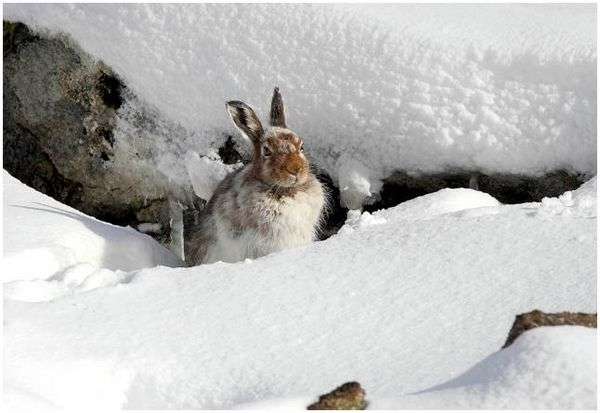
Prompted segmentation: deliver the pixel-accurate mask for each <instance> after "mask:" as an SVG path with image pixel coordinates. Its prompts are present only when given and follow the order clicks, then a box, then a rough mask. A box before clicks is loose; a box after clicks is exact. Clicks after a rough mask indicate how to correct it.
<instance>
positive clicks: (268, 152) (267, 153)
mask: <svg viewBox="0 0 600 413" xmlns="http://www.w3.org/2000/svg"><path fill="white" fill-rule="evenodd" d="M271 154H272V152H271V149H269V147H268V146H263V155H264V156H271Z"/></svg>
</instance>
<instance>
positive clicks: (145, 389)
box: [3, 177, 596, 409]
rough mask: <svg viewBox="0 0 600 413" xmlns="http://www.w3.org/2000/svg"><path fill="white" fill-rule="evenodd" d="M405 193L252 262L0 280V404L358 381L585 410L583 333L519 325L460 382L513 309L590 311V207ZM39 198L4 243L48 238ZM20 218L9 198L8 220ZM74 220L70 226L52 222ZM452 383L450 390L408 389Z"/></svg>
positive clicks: (219, 393)
mask: <svg viewBox="0 0 600 413" xmlns="http://www.w3.org/2000/svg"><path fill="white" fill-rule="evenodd" d="M5 179H6V181H5V182H8V185H6V186H5V188H8V189H5V199H9V200H11V202H10V204H13V203H16V202H15V201H14V200H15V199H16V198H17V195H18V194H19V193H20V191H21V190H22V188H21V187H20V186H18V185H17V184H16V183H15V182H14V180H11V179H9V178H8V177H7V178H5ZM11 183H12V184H11ZM583 189H585V190H586V191H587V190H589V186H585V187H584V188H583ZM583 189H582V190H583ZM13 191H14V193H15V194H17V195H12V192H13ZM576 192H577V191H576ZM577 193H578V194H579V193H581V192H577ZM412 203H413V205H414V204H418V203H421V204H422V205H423V208H422V209H423V213H422V214H421V215H418V214H416V213H412V212H411V213H410V214H409V212H410V211H411V208H408V207H406V206H403V205H399V206H398V207H396V208H392V209H390V210H389V211H387V212H381V213H375V214H373V216H379V217H380V218H381V219H385V222H381V223H380V224H379V225H366V226H363V227H360V228H357V229H355V230H354V231H351V232H350V233H345V234H338V235H335V236H333V237H331V238H329V239H328V240H326V241H322V242H317V243H313V244H311V245H309V246H306V247H303V248H297V249H291V250H286V251H282V252H280V253H276V254H272V255H269V256H266V257H262V258H259V259H257V260H247V261H245V262H242V263H236V264H225V263H215V264H211V265H203V266H199V267H194V268H166V267H157V268H148V269H142V270H138V271H133V272H127V273H124V274H122V275H119V276H118V277H116V278H115V279H113V281H111V282H110V283H108V284H107V285H108V286H107V287H105V288H96V289H93V290H91V291H86V292H85V293H82V292H80V291H78V290H76V291H73V293H72V294H67V295H62V296H54V297H53V299H52V301H50V302H39V303H35V304H33V303H29V302H26V301H23V300H21V299H20V296H11V295H10V292H9V293H8V295H7V292H6V291H5V296H4V298H5V300H4V314H5V319H4V343H3V344H4V380H5V389H8V390H7V392H8V400H9V401H10V402H11V403H12V404H13V405H16V406H26V405H36V404H40V403H48V404H50V405H54V406H57V407H60V408H65V407H68V408H74V409H85V408H87V407H89V406H98V407H99V408H103V409H112V408H138V409H142V408H173V409H184V408H227V407H233V406H239V405H246V406H247V403H254V402H258V401H269V400H273V399H281V400H284V401H285V403H288V405H289V403H290V402H293V400H300V399H302V400H305V398H306V396H307V395H310V397H309V398H308V400H307V401H311V400H312V399H313V398H314V397H315V396H316V395H317V394H320V393H322V392H323V391H327V390H329V389H332V388H334V387H336V386H338V385H339V384H340V383H342V382H345V381H348V380H357V381H359V382H361V384H362V385H363V386H364V387H365V389H366V390H367V392H368V395H369V399H370V400H372V401H375V402H377V403H379V402H381V403H388V402H389V403H395V401H397V400H401V401H402V403H403V404H402V405H404V402H405V400H408V401H409V402H411V400H412V402H411V403H413V405H420V404H419V403H422V405H427V406H431V405H435V406H436V407H446V406H447V405H446V404H437V402H438V401H439V402H440V403H442V402H443V401H445V400H450V401H452V403H454V404H452V403H449V404H448V406H453V405H456V406H467V405H470V403H472V404H473V405H474V406H485V407H497V408H499V407H506V406H511V407H512V406H515V407H516V406H517V405H518V403H517V401H516V400H514V398H515V397H516V396H520V397H521V396H522V398H521V399H520V400H519V402H520V403H521V405H522V406H526V407H527V406H531V407H534V406H535V407H550V406H551V407H565V406H567V407H569V406H571V407H593V404H594V403H595V394H594V390H593V389H595V382H593V383H592V384H593V386H592V387H590V386H589V385H585V386H583V384H584V381H585V380H593V375H592V374H591V370H590V367H589V366H590V365H593V360H591V359H590V357H589V356H590V348H593V347H594V346H595V342H593V339H592V337H590V335H589V334H587V333H585V332H581V331H580V330H579V329H574V330H561V329H556V330H555V329H552V330H551V331H550V330H549V331H548V333H546V332H543V331H542V333H536V332H531V333H528V335H525V336H523V337H522V338H521V339H519V340H518V341H517V342H515V343H514V347H512V346H511V347H512V349H511V348H508V349H507V350H504V351H502V352H500V353H498V354H496V355H494V356H491V357H490V358H488V359H486V360H484V361H483V362H482V364H481V365H479V367H475V368H474V369H473V370H472V371H471V372H470V373H467V374H466V375H465V376H463V377H462V378H460V379H457V378H458V377H461V375H463V373H464V372H465V371H467V370H469V369H470V368H472V367H473V366H474V365H475V364H476V363H478V362H480V361H481V360H483V359H484V358H485V357H488V356H489V355H490V354H492V353H495V352H497V350H498V349H499V348H500V347H501V346H502V344H503V343H504V341H505V339H506V335H507V333H508V331H509V329H510V326H511V324H512V322H513V320H514V316H515V315H516V314H519V313H523V312H527V311H530V310H532V309H534V308H538V309H541V310H542V311H547V312H557V311H565V310H569V311H585V312H594V311H595V309H596V295H595V291H596V227H595V225H593V224H594V223H595V219H594V218H590V217H587V216H579V215H577V214H567V215H564V214H563V215H544V214H540V213H539V212H540V211H541V210H542V209H543V208H544V206H543V204H541V203H532V204H523V205H511V206H504V205H497V203H496V202H495V200H493V198H490V197H487V196H486V195H484V194H480V193H476V192H475V191H469V190H460V191H456V190H454V191H440V192H438V193H436V194H431V195H428V196H427V197H426V198H425V199H420V200H414V201H412ZM435 205H439V207H435ZM452 205H457V206H459V207H454V206H452ZM409 206H410V204H409ZM473 207H475V208H473ZM480 207H483V208H480ZM62 208H64V207H62ZM403 208H405V212H406V213H405V214H402V213H401V212H400V211H402V209H403ZM464 208H469V209H464ZM43 209H44V210H43V211H37V210H36V214H38V215H37V218H38V219H39V220H38V221H34V220H32V219H26V220H25V219H21V220H20V221H19V222H20V224H21V225H20V227H19V231H16V230H14V228H15V226H14V225H13V230H12V231H7V232H6V233H5V245H9V246H10V245H11V244H12V245H20V246H21V248H23V249H25V250H27V249H28V248H29V244H28V243H29V242H34V243H35V238H33V239H32V240H29V241H28V238H29V237H31V236H32V234H35V233H36V232H37V233H40V232H42V233H52V232H51V231H50V230H49V229H48V230H47V229H46V227H44V226H39V225H40V223H44V225H45V224H48V225H50V227H49V228H51V226H52V225H53V220H54V219H56V217H55V215H56V214H55V213H54V210H53V209H51V208H43ZM451 210H453V211H451ZM482 210H483V211H485V213H481V211H482ZM427 211H430V212H429V214H430V216H427V215H428V212H427ZM475 211H478V212H477V213H474V212H475ZM21 213H23V211H21V209H19V208H16V207H10V206H8V207H6V208H5V214H7V215H6V216H5V220H8V222H7V224H8V225H10V222H11V221H12V222H17V221H16V219H15V217H17V216H19V215H18V214H21ZM411 214H413V215H411ZM70 221H74V222H75V223H77V222H79V221H78V220H75V219H70V220H66V221H65V222H63V223H62V224H61V228H68V227H66V225H69V222H70ZM71 224H72V223H71ZM30 225H31V227H30ZM99 225H100V224H99ZM103 228H105V229H106V231H107V233H109V234H112V233H113V231H114V233H118V234H120V233H121V232H123V231H125V232H127V231H128V230H124V229H123V228H119V227H114V226H108V225H107V226H104V227H103ZM19 235H20V236H21V238H19ZM139 237H142V236H141V235H140V236H139ZM61 239H62V238H58V240H59V241H60V240H61ZM108 239H111V240H115V241H118V240H119V237H116V236H114V237H113V236H112V235H111V236H109V237H108ZM7 241H9V242H7ZM57 242H58V241H57ZM79 244H82V243H80V242H75V245H79ZM87 244H88V245H89V248H92V247H93V245H92V244H91V242H88V243H87ZM152 245H153V244H152ZM69 246H71V247H73V246H72V245H71V244H69ZM149 246H150V245H145V246H143V247H140V249H143V248H147V247H149ZM101 248H105V246H104V245H103V246H102V247H101ZM121 248H122V245H121ZM13 251H14V252H15V253H16V251H15V250H13ZM139 253H142V251H139ZM31 254H32V256H33V252H32V253H31ZM32 256H30V257H28V258H24V259H23V260H22V261H21V263H20V265H22V266H24V267H26V266H27V265H29V263H28V260H32ZM33 257H34V256H33ZM146 262H147V261H146ZM13 268H16V270H15V271H17V270H18V268H19V267H18V266H15V267H13ZM9 270H10V269H9ZM112 273H114V274H118V272H117V271H113V272H112ZM5 274H6V277H7V278H9V279H10V278H11V277H12V278H14V276H13V275H12V273H11V272H10V271H5ZM74 278H78V277H77V276H75V277H74ZM35 288H37V287H36V286H35V285H34V286H32V289H33V290H35ZM26 293H27V291H26V290H25V291H22V292H21V296H23V295H25V296H27V294H26ZM32 294H33V293H32ZM50 298H52V297H49V298H48V299H50ZM554 331H556V332H557V334H554V333H553V332H554ZM571 332H572V333H571ZM540 334H541V335H540ZM528 337H529V338H528ZM538 353H539V355H537V354H538ZM529 359H530V361H528V360H529ZM583 359H586V360H587V362H588V363H590V364H589V365H588V367H586V368H585V369H582V368H581V365H580V364H581V363H582V360H583ZM539 363H541V364H539ZM486 366H495V367H494V368H491V367H486ZM496 367H497V369H496ZM517 374H519V375H522V376H523V377H522V378H521V377H515V375H517ZM542 376H543V380H542V379H541V378H540V377H542ZM453 379H457V381H455V382H450V384H452V383H453V384H452V385H455V384H458V385H460V386H461V387H460V388H459V387H456V388H455V390H453V389H454V387H453V388H452V389H451V388H450V387H447V388H446V387H443V386H442V387H440V388H439V389H437V391H436V392H433V391H427V392H425V393H421V394H418V395H411V394H413V393H416V392H421V391H424V390H427V389H429V390H431V388H432V386H436V385H439V384H440V383H446V382H448V381H450V380H453ZM467 379H468V380H467ZM484 379H485V380H484ZM537 379H540V382H539V387H538V385H537V384H536V383H535V380H537ZM568 383H570V384H572V385H573V388H572V389H570V390H569V391H570V392H569V393H566V397H565V399H564V401H561V400H559V399H558V394H562V393H563V392H564V391H565V389H566V386H567V384H568ZM575 385H577V386H575ZM580 385H582V386H581V387H578V386H580ZM461 388H463V390H461ZM590 389H592V390H590ZM528 390H531V391H530V396H527V398H525V396H524V394H525V393H524V392H526V391H528ZM544 391H545V392H544ZM444 392H446V393H444ZM448 392H451V394H450V393H448ZM435 394H441V395H442V396H440V398H437V399H436V397H437V396H435ZM575 398H578V400H579V401H577V403H575V402H574V400H575ZM390 400H391V402H390ZM512 402H514V405H513V404H511V403H512ZM407 403H408V402H407ZM397 405H398V406H400V403H398V404H397ZM375 406H377V404H375ZM382 406H391V404H385V405H384V404H382ZM394 406H396V405H394Z"/></svg>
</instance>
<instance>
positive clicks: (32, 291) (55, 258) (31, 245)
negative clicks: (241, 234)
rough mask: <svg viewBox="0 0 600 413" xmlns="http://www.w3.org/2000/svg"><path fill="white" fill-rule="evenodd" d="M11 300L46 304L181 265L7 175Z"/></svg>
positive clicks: (6, 274) (154, 246)
mask: <svg viewBox="0 0 600 413" xmlns="http://www.w3.org/2000/svg"><path fill="white" fill-rule="evenodd" d="M2 180H3V187H4V194H5V196H4V256H3V262H2V264H3V275H2V282H3V283H5V284H4V293H5V297H12V298H15V299H22V300H28V301H29V300H30V301H39V300H41V301H46V300H47V299H50V298H53V297H55V296H58V295H63V294H66V293H69V292H70V291H73V290H81V291H87V290H90V289H93V288H97V287H100V286H104V285H114V284H116V283H119V282H122V281H123V280H125V279H127V277H128V276H127V275H126V272H128V271H133V270H137V269H140V268H146V267H153V266H156V265H168V266H175V265H178V264H179V263H180V262H179V261H178V260H177V259H176V258H175V257H174V256H172V255H171V253H170V252H169V251H167V250H166V249H165V248H163V247H162V246H160V245H159V244H158V243H157V242H156V241H154V240H153V239H152V238H150V237H149V236H147V235H143V234H140V233H139V232H137V231H135V230H134V229H132V228H129V227H128V228H123V227H118V226H115V225H111V224H107V223H104V222H101V221H98V220H97V219H95V218H92V217H89V216H87V215H85V214H83V213H81V212H79V211H77V210H75V209H73V208H70V207H68V206H66V205H63V204H61V203H60V202H57V201H55V200H54V199H52V198H50V197H48V196H46V195H43V194H40V193H39V192H36V191H34V190H33V189H31V188H28V187H26V186H25V185H23V184H22V183H20V182H19V181H18V180H17V179H15V178H13V177H12V176H10V175H9V174H8V172H6V171H3V177H2Z"/></svg>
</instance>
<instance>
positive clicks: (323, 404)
mask: <svg viewBox="0 0 600 413" xmlns="http://www.w3.org/2000/svg"><path fill="white" fill-rule="evenodd" d="M367 404H368V402H367V401H366V400H365V391H364V390H363V388H362V387H361V385H360V383H358V382H355V381H351V382H347V383H344V384H342V385H341V386H339V387H337V388H336V389H334V390H333V391H331V392H329V393H327V394H323V395H321V396H319V400H318V401H317V402H315V403H313V404H311V405H310V406H308V407H307V408H306V409H307V410H365V409H366V408H367Z"/></svg>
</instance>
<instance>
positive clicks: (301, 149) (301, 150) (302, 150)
mask: <svg viewBox="0 0 600 413" xmlns="http://www.w3.org/2000/svg"><path fill="white" fill-rule="evenodd" d="M299 150H300V152H304V143H301V144H300V149H299Z"/></svg>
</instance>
